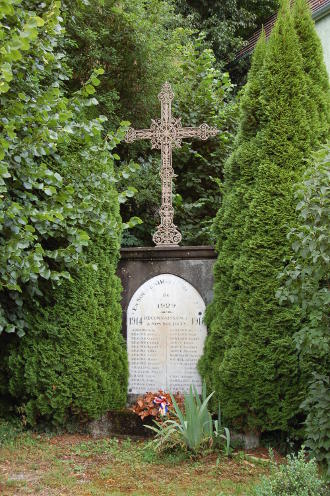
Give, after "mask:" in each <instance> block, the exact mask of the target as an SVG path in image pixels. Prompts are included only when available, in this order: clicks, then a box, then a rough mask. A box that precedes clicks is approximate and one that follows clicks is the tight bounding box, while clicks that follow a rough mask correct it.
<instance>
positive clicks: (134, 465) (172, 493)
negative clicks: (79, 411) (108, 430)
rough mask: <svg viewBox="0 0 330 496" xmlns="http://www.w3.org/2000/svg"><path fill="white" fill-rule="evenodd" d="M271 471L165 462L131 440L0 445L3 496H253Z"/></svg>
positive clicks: (239, 463) (250, 465)
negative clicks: (259, 480) (255, 489)
mask: <svg viewBox="0 0 330 496" xmlns="http://www.w3.org/2000/svg"><path fill="white" fill-rule="evenodd" d="M0 430H1V429H0ZM0 441H1V438H0ZM267 470H268V468H267V466H265V464H263V463H258V462H253V461H251V460H250V459H248V458H247V457H245V456H244V455H241V456H235V457H233V458H230V459H228V458H225V457H218V455H217V454H215V453H213V454H209V455H207V456H205V457H202V458H198V459H189V458H187V457H185V456H184V455H183V454H182V453H181V454H177V455H175V454H172V455H169V456H166V457H164V458H161V459H160V458H158V456H157V455H156V454H155V453H154V451H153V450H151V449H150V448H149V447H148V445H147V444H146V443H145V442H144V441H141V440H135V441H134V440H131V439H129V438H125V439H116V438H110V439H109V438H106V439H93V438H91V437H89V436H85V435H70V434H65V435H56V436H54V435H53V436H50V435H46V434H43V435H37V434H33V433H29V432H27V433H24V432H19V431H17V432H16V433H15V435H7V436H6V439H5V440H4V441H3V442H2V444H0V494H1V496H25V495H38V496H108V495H111V496H116V495H118V496H119V495H120V496H122V495H130V496H146V495H154V494H157V495H159V496H165V495H166V496H201V495H203V496H211V495H212V496H228V495H233V496H234V495H235V496H244V495H246V496H248V495H249V494H250V490H251V489H252V487H253V486H254V484H255V483H256V481H257V480H258V479H259V478H260V476H261V474H263V473H266V472H267Z"/></svg>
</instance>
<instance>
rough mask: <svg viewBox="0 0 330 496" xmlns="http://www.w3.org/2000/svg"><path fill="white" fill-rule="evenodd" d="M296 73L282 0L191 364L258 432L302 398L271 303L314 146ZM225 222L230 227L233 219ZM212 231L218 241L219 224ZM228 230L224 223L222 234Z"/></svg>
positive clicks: (230, 416) (293, 319)
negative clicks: (241, 189)
mask: <svg viewBox="0 0 330 496" xmlns="http://www.w3.org/2000/svg"><path fill="white" fill-rule="evenodd" d="M305 71H306V68H305V66H304V61H303V56H302V53H301V48H300V41H299V38H298V36H297V33H296V31H295V28H294V24H293V20H292V16H291V13H290V9H289V5H288V2H287V1H284V2H283V4H282V8H281V10H280V13H279V16H278V20H277V22H276V25H275V27H274V29H273V32H272V34H271V36H270V39H269V41H268V43H267V50H266V56H265V60H264V64H263V67H262V69H261V71H260V75H259V77H260V81H261V82H262V85H261V91H260V96H259V98H258V101H259V105H260V110H259V115H260V125H259V129H258V132H257V134H256V136H255V138H254V156H251V155H250V158H249V159H248V160H249V167H250V178H252V180H251V179H250V180H248V183H247V185H246V186H247V187H246V191H245V193H244V198H245V200H246V202H247V204H248V208H244V202H242V205H243V209H244V214H243V215H244V221H243V228H242V227H241V222H239V227H238V231H239V233H240V236H239V240H238V242H239V247H238V249H236V250H235V252H234V253H233V258H232V259H231V260H230V261H229V263H228V258H227V254H226V251H225V249H224V247H225V244H224V243H223V242H222V241H220V242H219V244H218V251H219V257H218V262H217V266H216V270H215V281H216V283H215V298H214V302H213V304H212V307H211V310H210V311H209V312H208V316H207V317H208V322H207V323H208V325H209V329H210V335H209V338H208V340H207V343H206V348H205V354H204V357H203V359H202V362H201V365H202V366H201V370H202V373H203V374H204V375H205V376H206V377H207V378H208V382H209V383H210V385H211V386H212V387H213V388H214V389H215V390H216V392H217V394H218V397H219V398H220V399H221V401H222V409H223V413H224V415H225V417H226V419H227V420H228V421H232V423H233V424H234V425H236V426H238V427H241V428H245V429H254V430H257V431H259V432H260V431H263V430H275V429H281V430H287V429H288V428H289V426H290V423H291V422H292V421H293V419H294V417H295V415H296V414H297V412H298V411H299V403H300V401H301V399H302V396H303V395H302V390H303V385H304V377H303V375H304V368H303V365H302V364H300V363H299V360H298V357H297V354H296V352H295V346H294V342H293V339H292V336H293V334H294V333H295V331H296V330H297V328H298V325H299V322H300V312H299V308H297V307H293V306H291V307H289V306H288V307H283V306H280V305H279V303H278V301H277V300H276V298H275V292H276V290H277V289H278V287H279V284H280V282H279V280H278V274H279V272H280V271H281V270H282V268H283V265H284V262H283V260H285V259H286V258H288V257H289V254H290V244H289V241H288V240H287V233H288V231H289V229H290V227H292V226H294V225H296V222H297V215H296V211H295V201H294V191H293V187H294V183H295V182H296V181H297V180H299V179H300V178H301V175H302V173H303V172H304V169H305V159H306V158H308V157H309V155H310V152H311V150H312V148H313V146H315V144H316V143H315V141H316V140H315V136H314V129H313V127H311V125H310V116H309V110H310V109H311V108H312V105H313V103H312V101H311V96H310V93H309V92H308V80H307V76H306V72H305ZM235 153H237V150H236V151H235V152H234V154H233V156H235ZM240 180H243V181H244V182H245V181H246V178H245V177H244V176H241V177H240ZM238 182H239V181H238V180H237V179H236V180H235V181H234V183H233V185H232V186H231V185H230V183H229V186H228V189H229V191H228V190H227V191H226V190H225V192H224V195H225V198H224V204H225V202H226V201H228V202H229V203H231V200H230V195H231V194H232V191H233V190H234V189H235V187H236V185H237V184H238ZM226 197H227V199H226ZM228 210H229V209H228ZM220 216H221V217H220ZM224 218H225V213H224V212H222V213H219V216H218V218H217V224H218V226H221V222H223V219H224ZM220 219H221V220H220ZM231 222H232V224H233V225H234V224H235V219H234V218H231ZM218 235H219V237H220V239H221V236H222V235H221V233H220V231H219V230H218ZM235 235H236V232H235V229H233V230H232V231H231V232H230V237H233V238H234V239H235ZM227 244H228V245H229V242H228V241H227ZM219 261H221V262H219ZM220 264H222V265H223V268H222V269H221V270H222V272H223V273H226V271H227V270H229V272H230V275H231V278H230V284H227V285H226V284H224V282H225V281H224V278H223V276H222V274H220V270H219V266H220ZM226 282H227V283H228V279H227V281H226ZM233 283H234V285H235V286H234V287H235V291H232V287H233Z"/></svg>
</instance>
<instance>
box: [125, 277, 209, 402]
mask: <svg viewBox="0 0 330 496" xmlns="http://www.w3.org/2000/svg"><path fill="white" fill-rule="evenodd" d="M204 312H205V303H204V301H203V299H202V297H201V296H200V294H199V293H198V291H197V290H196V289H195V288H194V287H193V286H192V285H191V284H189V283H188V282H187V281H185V280H184V279H182V278H181V277H177V276H175V275H173V274H161V275H158V276H156V277H153V278H152V279H149V281H147V282H145V283H144V284H142V286H140V288H139V289H138V290H137V291H136V292H135V294H134V295H133V297H132V299H131V301H130V304H129V306H128V310H127V351H128V361H129V386H128V391H129V393H130V394H143V393H145V392H147V391H153V392H156V391H158V390H159V389H162V390H165V391H171V392H177V391H180V392H184V391H188V390H189V387H190V385H191V384H194V385H195V386H196V388H197V390H198V391H199V392H200V391H201V378H200V376H199V373H198V371H197V363H198V360H199V358H200V356H201V355H202V353H203V346H204V341H205V338H206V326H205V325H204V323H203V317H204Z"/></svg>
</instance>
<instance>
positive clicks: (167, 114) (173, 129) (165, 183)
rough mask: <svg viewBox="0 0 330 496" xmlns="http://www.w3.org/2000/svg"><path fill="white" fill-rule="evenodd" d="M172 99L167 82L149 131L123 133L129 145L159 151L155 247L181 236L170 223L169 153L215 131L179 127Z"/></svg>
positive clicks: (206, 127) (176, 241) (205, 127)
mask: <svg viewBox="0 0 330 496" xmlns="http://www.w3.org/2000/svg"><path fill="white" fill-rule="evenodd" d="M173 98H174V93H173V91H172V88H171V85H170V83H168V82H166V83H164V84H163V86H162V89H161V91H160V93H159V95H158V99H159V101H160V103H161V118H160V119H152V121H151V126H150V129H140V130H136V129H133V128H132V127H130V128H129V129H128V131H127V133H126V142H127V143H132V142H133V141H136V140H138V139H149V140H150V141H151V148H157V149H160V150H161V158H162V165H161V170H160V173H159V174H160V177H161V180H162V204H161V207H160V210H159V213H160V219H161V223H160V225H159V226H158V227H157V230H156V232H155V234H154V235H153V238H152V239H153V241H154V243H155V244H156V245H157V246H163V247H164V246H177V245H178V244H179V243H180V241H181V239H182V236H181V233H180V232H179V231H178V229H177V227H176V226H175V225H174V223H173V218H174V209H173V205H172V181H173V178H174V177H175V174H174V170H173V167H172V150H173V148H180V147H181V142H182V139H183V138H199V139H202V140H206V139H208V138H209V137H211V136H216V135H217V134H218V133H219V130H218V129H217V128H215V127H210V126H209V125H208V124H206V123H203V124H201V125H200V126H199V127H197V128H194V127H182V125H181V119H180V118H174V117H172V109H171V104H172V100H173Z"/></svg>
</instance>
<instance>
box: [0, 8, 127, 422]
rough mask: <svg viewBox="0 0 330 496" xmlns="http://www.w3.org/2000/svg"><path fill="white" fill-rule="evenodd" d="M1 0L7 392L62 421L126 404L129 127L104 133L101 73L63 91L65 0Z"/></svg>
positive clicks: (0, 217) (34, 417)
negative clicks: (124, 246) (124, 205)
mask: <svg viewBox="0 0 330 496" xmlns="http://www.w3.org/2000/svg"><path fill="white" fill-rule="evenodd" d="M3 4H4V5H5V9H3V10H1V15H2V16H3V17H2V22H3V23H2V25H1V26H0V29H1V30H2V31H1V32H2V37H3V42H4V50H3V51H2V54H1V57H2V58H0V61H1V64H2V68H4V69H5V70H4V71H3V74H4V78H5V84H4V85H3V86H2V94H1V97H0V98H1V107H2V110H1V118H2V121H1V124H2V127H1V145H2V148H1V153H2V155H1V162H0V170H1V180H0V183H1V184H0V186H1V194H2V198H3V201H2V202H1V204H0V228H1V238H0V259H1V268H0V274H1V290H0V303H1V314H0V319H1V322H0V323H1V330H5V331H6V332H5V333H4V335H3V336H2V346H1V372H2V374H1V375H2V377H1V381H0V390H1V393H2V395H3V396H8V394H9V395H10V396H11V398H12V399H13V401H14V402H15V403H16V406H18V407H19V409H20V411H22V412H24V416H25V417H26V419H27V421H28V422H29V423H30V424H35V423H36V422H38V421H40V420H46V421H47V422H49V421H50V422H53V423H54V424H57V425H59V424H64V423H65V422H67V420H68V418H69V417H72V416H73V417H74V418H75V419H78V420H86V419H88V418H95V417H97V416H100V415H101V414H102V413H104V412H105V411H107V410H109V409H110V408H115V407H120V406H123V405H124V404H125V399H126V388H127V384H126V383H127V357H126V350H125V346H124V342H123V338H122V336H121V307H120V292H121V286H120V282H119V279H118V278H117V276H116V275H115V271H116V265H117V261H118V256H119V248H120V239H121V233H122V222H121V218H120V215H119V197H118V193H117V190H116V182H117V181H118V175H117V174H116V173H115V170H114V168H115V161H116V160H118V159H119V156H118V155H117V154H115V153H114V151H113V149H114V148H115V147H116V146H117V145H118V144H119V143H120V141H121V140H122V139H123V137H124V135H125V131H126V129H127V125H125V124H123V126H121V127H120V128H119V130H118V132H112V133H110V132H109V133H106V131H105V129H104V122H105V121H106V118H105V117H104V116H95V117H94V118H91V117H90V113H89V110H90V109H91V108H93V107H96V106H97V104H98V101H97V99H96V98H95V92H96V87H97V86H99V84H100V79H99V76H101V75H102V74H103V72H104V70H103V69H102V68H100V67H98V68H95V70H94V71H93V72H92V73H91V74H90V76H89V78H88V79H87V80H86V81H85V84H84V85H83V86H82V87H81V88H80V89H79V90H77V91H76V92H75V93H74V94H73V95H71V96H68V95H67V94H66V93H65V90H64V83H63V81H67V80H68V78H69V77H70V71H69V70H68V67H67V64H66V60H65V56H64V54H63V52H62V51H61V47H62V45H63V26H62V18H61V15H60V14H61V12H60V7H61V6H60V3H58V2H55V3H51V4H48V3H44V4H41V7H40V9H38V16H36V14H35V13H34V12H33V11H31V10H30V8H31V7H30V6H31V4H30V2H22V3H20V4H19V5H17V2H12V1H10V0H8V1H7V0H5V1H4V2H3ZM7 24H8V26H9V27H10V28H11V29H10V30H9V29H7ZM31 26H32V27H31ZM9 66H10V70H9ZM10 71H12V74H13V77H12V78H11V77H10ZM131 194H133V191H132V190H129V189H128V190H127V191H126V192H123V193H122V194H121V196H120V197H121V200H122V201H124V199H125V197H126V196H130V195H131ZM24 333H25V335H24ZM17 336H19V337H20V339H18V337H17ZM22 336H23V337H22Z"/></svg>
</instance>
